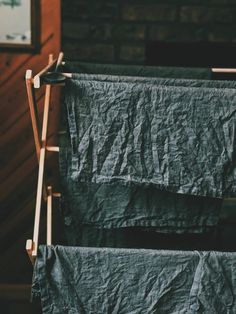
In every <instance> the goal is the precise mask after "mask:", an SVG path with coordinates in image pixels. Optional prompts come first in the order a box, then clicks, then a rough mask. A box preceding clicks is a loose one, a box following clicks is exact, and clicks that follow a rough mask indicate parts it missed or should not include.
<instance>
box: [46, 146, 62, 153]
mask: <svg viewBox="0 0 236 314" xmlns="http://www.w3.org/2000/svg"><path fill="white" fill-rule="evenodd" d="M46 150H47V151H49V152H57V153H58V152H59V146H46Z"/></svg>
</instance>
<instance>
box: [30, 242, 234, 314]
mask: <svg viewBox="0 0 236 314" xmlns="http://www.w3.org/2000/svg"><path fill="white" fill-rule="evenodd" d="M32 291H33V296H35V297H41V302H42V309H43V313H44V314H49V313H50V314H61V313H63V314H67V313H68V314H78V313H83V314H86V313H88V314H90V313H97V314H106V313H109V314H111V313H114V314H115V313H119V314H127V313H132V314H140V313H145V314H154V313H163V314H164V313H166V314H167V313H168V314H174V313H188V314H190V313H208V314H215V313H230V314H231V313H232V314H233V313H236V311H235V309H236V253H220V252H213V251H212V252H198V251H193V252H191V251H190V252H187V251H162V250H160V251H156V250H142V249H139V250H137V249H112V248H100V249H99V248H81V247H62V246H55V247H53V246H41V247H40V252H39V256H38V259H37V262H36V265H35V270H34V281H33V290H32Z"/></svg>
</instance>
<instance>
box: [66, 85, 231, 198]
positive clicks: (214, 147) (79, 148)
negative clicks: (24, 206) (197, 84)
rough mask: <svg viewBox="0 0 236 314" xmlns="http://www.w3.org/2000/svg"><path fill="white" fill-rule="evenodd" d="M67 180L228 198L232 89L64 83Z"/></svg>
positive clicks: (229, 187)
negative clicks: (68, 141) (68, 152)
mask: <svg viewBox="0 0 236 314" xmlns="http://www.w3.org/2000/svg"><path fill="white" fill-rule="evenodd" d="M65 105H66V106H67V111H68V122H69V132H70V138H71V143H72V157H71V173H70V178H71V180H74V181H76V182H81V183H83V182H85V183H86V182H89V183H91V184H93V183H94V184H100V183H103V184H105V183H109V184H112V183H114V182H121V183H122V184H125V185H127V186H129V185H132V184H135V185H137V186H138V185H150V184H153V185H155V186H156V187H158V188H160V189H163V190H167V191H169V192H175V193H181V194H190V195H199V196H209V197H219V198H221V197H224V196H233V195H235V194H236V167H235V166H236V154H235V148H236V144H235V143H236V142H235V140H236V137H235V125H236V91H235V90H234V89H223V90H221V89H216V88H187V87H170V86H157V87H156V86H153V85H150V84H141V83H140V84H137V83H134V84H132V83H130V82H129V83H126V82H125V83H118V82H100V81H82V80H72V79H71V80H68V82H67V84H66V95H65Z"/></svg>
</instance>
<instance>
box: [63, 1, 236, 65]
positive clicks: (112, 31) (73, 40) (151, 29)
mask: <svg viewBox="0 0 236 314" xmlns="http://www.w3.org/2000/svg"><path fill="white" fill-rule="evenodd" d="M149 41H163V42H214V43H215V42H219V43H233V42H236V0H70V1H69V0H62V48H63V51H64V52H65V55H66V58H67V59H70V60H78V59H80V60H84V61H96V62H107V63H109V62H110V63H136V64H138V63H140V64H145V62H146V55H145V48H146V44H147V42H149Z"/></svg>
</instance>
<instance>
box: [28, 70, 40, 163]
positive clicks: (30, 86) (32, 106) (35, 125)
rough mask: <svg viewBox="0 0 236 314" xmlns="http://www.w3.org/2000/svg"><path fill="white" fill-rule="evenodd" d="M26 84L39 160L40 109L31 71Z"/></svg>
mask: <svg viewBox="0 0 236 314" xmlns="http://www.w3.org/2000/svg"><path fill="white" fill-rule="evenodd" d="M25 83H26V90H27V96H28V102H29V109H30V116H31V122H32V128H33V134H34V143H35V149H36V154H37V158H38V160H39V154H40V148H41V141H40V137H39V133H40V130H39V118H38V109H37V105H36V101H35V95H34V88H33V84H32V71H31V70H27V71H26V75H25Z"/></svg>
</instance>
